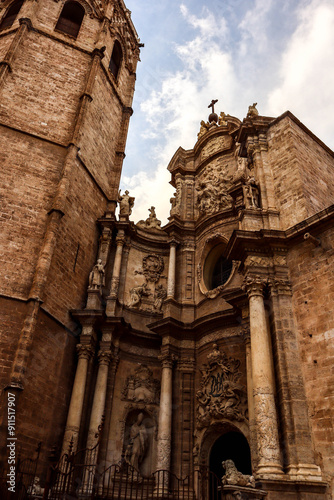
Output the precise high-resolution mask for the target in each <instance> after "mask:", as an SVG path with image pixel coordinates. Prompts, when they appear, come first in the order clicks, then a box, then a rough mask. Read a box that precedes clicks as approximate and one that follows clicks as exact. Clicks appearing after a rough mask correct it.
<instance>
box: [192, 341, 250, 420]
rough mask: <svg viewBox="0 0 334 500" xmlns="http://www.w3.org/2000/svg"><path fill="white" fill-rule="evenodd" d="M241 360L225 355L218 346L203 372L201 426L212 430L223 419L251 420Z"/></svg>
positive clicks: (199, 409) (199, 405) (199, 398)
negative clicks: (241, 380)
mask: <svg viewBox="0 0 334 500" xmlns="http://www.w3.org/2000/svg"><path fill="white" fill-rule="evenodd" d="M239 366H240V361H239V360H237V359H233V358H231V357H229V358H228V357H227V356H226V354H225V353H221V352H220V351H219V348H218V346H217V344H214V345H213V351H212V352H211V353H210V354H209V355H208V363H207V364H205V365H204V367H203V369H202V370H201V373H202V381H201V386H200V390H199V391H198V392H197V394H196V396H197V426H198V428H203V427H208V426H209V425H212V424H213V423H215V422H219V421H221V419H222V418H227V419H229V420H237V421H243V420H247V405H246V396H245V388H244V386H243V385H241V384H240V382H239V380H240V377H241V372H240V371H239Z"/></svg>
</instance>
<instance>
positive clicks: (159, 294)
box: [154, 285, 167, 311]
mask: <svg viewBox="0 0 334 500" xmlns="http://www.w3.org/2000/svg"><path fill="white" fill-rule="evenodd" d="M166 297H167V290H166V288H165V287H164V286H163V285H158V286H157V287H156V289H155V294H154V309H155V310H156V311H161V307H162V303H163V301H164V300H165V298H166Z"/></svg>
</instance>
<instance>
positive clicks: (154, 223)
mask: <svg viewBox="0 0 334 500" xmlns="http://www.w3.org/2000/svg"><path fill="white" fill-rule="evenodd" d="M148 211H149V212H150V215H149V216H148V218H147V219H146V220H140V221H139V222H137V224H136V225H137V226H138V227H140V228H143V229H161V227H160V226H161V220H158V219H157V216H156V213H155V207H151V208H149V209H148Z"/></svg>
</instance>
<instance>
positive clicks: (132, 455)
mask: <svg viewBox="0 0 334 500" xmlns="http://www.w3.org/2000/svg"><path fill="white" fill-rule="evenodd" d="M143 420H144V414H143V413H139V414H138V417H137V420H136V422H135V423H134V424H133V425H132V426H131V429H130V440H129V444H128V446H127V448H126V451H125V461H126V462H127V463H128V464H129V465H132V467H134V468H135V469H136V470H137V471H139V467H140V464H141V463H142V461H143V459H144V458H145V455H146V452H147V448H148V435H147V430H146V427H145V425H144V423H143Z"/></svg>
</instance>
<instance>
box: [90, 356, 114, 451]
mask: <svg viewBox="0 0 334 500" xmlns="http://www.w3.org/2000/svg"><path fill="white" fill-rule="evenodd" d="M98 360H99V370H98V374H97V379H96V384H95V391H94V399H93V404H92V412H91V416H90V423H89V430H88V436H87V448H93V446H95V445H96V444H97V442H98V430H99V426H100V424H101V422H102V418H103V415H104V407H105V402H106V394H107V385H108V369H109V363H110V360H111V351H109V350H100V351H99V352H98ZM96 458H97V456H96Z"/></svg>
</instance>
